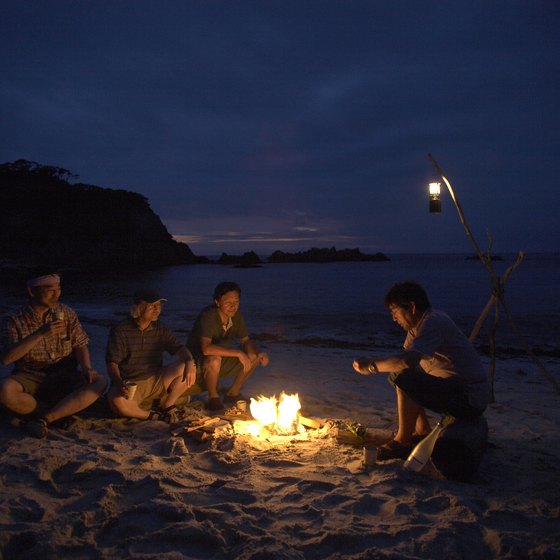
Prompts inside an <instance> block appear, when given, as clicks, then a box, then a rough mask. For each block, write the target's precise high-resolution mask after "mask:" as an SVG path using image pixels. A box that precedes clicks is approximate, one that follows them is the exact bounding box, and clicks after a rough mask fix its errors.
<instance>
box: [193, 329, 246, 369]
mask: <svg viewBox="0 0 560 560" xmlns="http://www.w3.org/2000/svg"><path fill="white" fill-rule="evenodd" d="M200 349H201V350H202V354H203V355H204V356H220V357H222V358H237V359H238V360H239V361H240V362H241V363H242V364H243V370H244V371H249V370H250V369H251V359H250V358H249V356H248V355H247V353H246V352H244V351H243V350H242V349H240V348H227V347H225V346H220V345H219V344H215V343H213V342H212V339H211V338H207V337H205V336H202V337H200Z"/></svg>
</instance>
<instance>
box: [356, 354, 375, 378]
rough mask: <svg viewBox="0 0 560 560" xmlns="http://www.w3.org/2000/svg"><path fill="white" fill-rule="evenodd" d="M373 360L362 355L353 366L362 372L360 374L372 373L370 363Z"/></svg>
mask: <svg viewBox="0 0 560 560" xmlns="http://www.w3.org/2000/svg"><path fill="white" fill-rule="evenodd" d="M371 361H372V358H367V357H362V358H356V359H355V360H354V361H353V362H352V367H353V368H354V369H355V370H356V371H357V372H358V373H359V374H360V375H370V374H371V372H370V371H369V369H368V368H369V365H370V363H371Z"/></svg>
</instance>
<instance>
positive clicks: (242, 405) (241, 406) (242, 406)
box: [235, 401, 247, 412]
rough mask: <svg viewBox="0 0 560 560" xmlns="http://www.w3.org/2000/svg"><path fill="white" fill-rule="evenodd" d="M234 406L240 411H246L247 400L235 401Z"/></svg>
mask: <svg viewBox="0 0 560 560" xmlns="http://www.w3.org/2000/svg"><path fill="white" fill-rule="evenodd" d="M235 406H236V407H237V408H238V409H239V410H240V411H241V412H247V401H237V402H236V403H235Z"/></svg>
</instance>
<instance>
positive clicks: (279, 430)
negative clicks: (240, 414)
mask: <svg viewBox="0 0 560 560" xmlns="http://www.w3.org/2000/svg"><path fill="white" fill-rule="evenodd" d="M300 409H301V403H300V401H299V397H298V395H297V393H296V394H295V395H287V394H285V393H282V394H281V395H280V398H279V399H277V398H276V396H273V397H264V396H262V395H261V396H259V397H257V398H256V399H254V398H252V399H251V402H250V405H249V410H250V412H251V416H252V417H253V419H251V420H236V421H235V422H234V423H233V429H234V431H235V433H237V434H239V435H251V436H253V437H265V438H269V437H270V436H293V435H298V434H304V433H305V432H306V430H305V427H304V426H307V427H313V428H318V427H319V423H318V422H315V421H313V420H311V419H309V418H305V417H303V416H301V414H300ZM310 422H313V423H314V424H315V425H311V426H310Z"/></svg>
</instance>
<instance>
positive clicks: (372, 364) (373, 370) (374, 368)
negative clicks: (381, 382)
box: [367, 360, 379, 373]
mask: <svg viewBox="0 0 560 560" xmlns="http://www.w3.org/2000/svg"><path fill="white" fill-rule="evenodd" d="M367 369H368V371H369V372H370V373H379V370H378V369H377V366H376V365H375V360H374V361H372V362H370V363H369V365H368V367H367Z"/></svg>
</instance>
